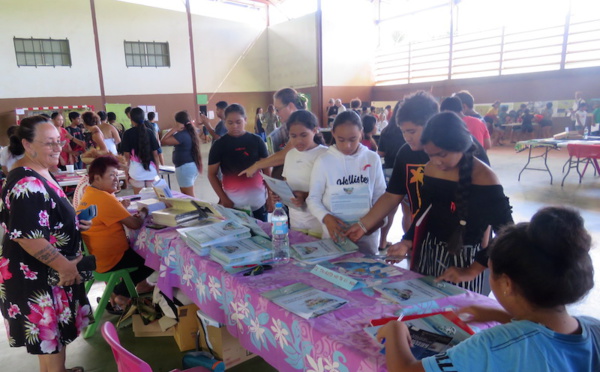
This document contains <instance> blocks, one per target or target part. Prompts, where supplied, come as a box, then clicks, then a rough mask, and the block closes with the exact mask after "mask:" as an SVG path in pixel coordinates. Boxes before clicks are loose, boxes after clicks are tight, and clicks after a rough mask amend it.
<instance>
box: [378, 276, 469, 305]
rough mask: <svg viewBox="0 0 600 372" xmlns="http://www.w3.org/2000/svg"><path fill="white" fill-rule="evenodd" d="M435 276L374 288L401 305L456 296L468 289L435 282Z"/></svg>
mask: <svg viewBox="0 0 600 372" xmlns="http://www.w3.org/2000/svg"><path fill="white" fill-rule="evenodd" d="M434 279H435V278H434V277H432V276H425V277H422V278H417V279H411V280H405V281H401V282H393V283H386V284H384V285H381V286H377V287H374V288H373V289H374V290H376V291H378V292H380V293H381V294H382V295H383V296H385V297H387V298H388V299H390V300H392V301H393V302H395V303H397V304H400V305H405V306H406V305H414V304H417V303H421V302H427V301H432V300H436V299H438V298H442V297H449V296H456V295H459V294H463V293H465V292H466V291H465V290H464V289H462V288H460V287H457V286H455V285H453V284H450V283H447V282H439V283H435V282H434Z"/></svg>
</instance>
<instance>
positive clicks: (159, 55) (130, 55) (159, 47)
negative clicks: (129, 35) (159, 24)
mask: <svg viewBox="0 0 600 372" xmlns="http://www.w3.org/2000/svg"><path fill="white" fill-rule="evenodd" d="M125 63H126V64H127V67H170V66H171V60H170V58H169V43H158V42H154V41H152V42H144V41H125Z"/></svg>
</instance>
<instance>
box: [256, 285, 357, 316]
mask: <svg viewBox="0 0 600 372" xmlns="http://www.w3.org/2000/svg"><path fill="white" fill-rule="evenodd" d="M261 295H262V296H263V297H265V298H268V299H269V300H271V301H272V302H274V303H275V304H277V305H279V306H281V307H283V308H284V309H286V310H288V311H290V312H292V313H294V314H296V315H298V316H301V317H302V318H304V319H310V318H316V317H318V316H320V315H323V314H327V313H329V312H331V311H334V310H336V309H338V308H339V307H341V306H343V305H345V304H346V303H348V301H347V300H345V299H343V298H341V297H338V296H334V295H332V294H329V293H326V292H323V291H320V290H318V289H316V288H313V287H311V286H309V285H307V284H304V283H296V284H291V285H288V286H286V287H283V288H279V289H274V290H272V291H268V292H263V293H261Z"/></svg>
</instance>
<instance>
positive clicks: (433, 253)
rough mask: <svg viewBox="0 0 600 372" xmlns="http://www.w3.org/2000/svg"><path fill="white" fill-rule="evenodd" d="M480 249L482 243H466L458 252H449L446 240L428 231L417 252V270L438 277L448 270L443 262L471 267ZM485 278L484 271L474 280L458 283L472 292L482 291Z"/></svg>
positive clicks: (450, 265) (448, 265)
mask: <svg viewBox="0 0 600 372" xmlns="http://www.w3.org/2000/svg"><path fill="white" fill-rule="evenodd" d="M480 250H481V245H480V244H476V245H464V246H463V247H462V249H461V251H460V252H459V253H458V254H456V255H453V254H451V253H450V252H448V249H447V244H446V242H443V241H440V240H438V239H437V238H436V237H435V236H433V235H431V234H429V233H427V236H426V237H425V239H424V240H423V244H422V245H421V249H420V251H419V252H418V253H417V255H418V257H417V260H418V261H417V266H416V271H417V272H418V273H420V274H423V275H430V276H434V277H438V276H440V275H442V273H443V272H444V271H445V270H446V269H445V268H444V267H443V266H442V264H443V265H445V266H446V267H452V266H456V267H469V266H471V264H472V263H473V261H474V260H475V253H477V252H478V251H480ZM483 280H484V279H483V273H481V274H479V275H478V276H477V277H476V278H475V279H473V280H472V281H470V282H463V283H457V285H458V286H459V287H461V288H465V289H468V290H469V291H472V292H477V293H482V291H483Z"/></svg>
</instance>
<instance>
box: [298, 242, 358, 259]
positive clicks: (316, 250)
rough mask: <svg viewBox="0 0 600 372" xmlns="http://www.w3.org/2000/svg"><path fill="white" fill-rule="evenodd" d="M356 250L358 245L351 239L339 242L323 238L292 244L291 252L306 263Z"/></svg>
mask: <svg viewBox="0 0 600 372" xmlns="http://www.w3.org/2000/svg"><path fill="white" fill-rule="evenodd" d="M356 251H358V246H357V245H356V244H354V243H353V242H352V241H351V240H350V239H345V240H343V241H340V242H338V243H336V242H334V241H333V239H323V240H316V241H314V242H306V243H298V244H292V246H291V253H292V255H293V256H294V258H295V259H297V260H299V261H303V262H306V263H317V262H321V261H326V260H330V259H332V258H336V257H339V256H342V255H345V254H347V253H352V252H356Z"/></svg>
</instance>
